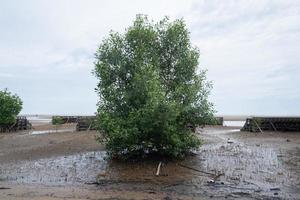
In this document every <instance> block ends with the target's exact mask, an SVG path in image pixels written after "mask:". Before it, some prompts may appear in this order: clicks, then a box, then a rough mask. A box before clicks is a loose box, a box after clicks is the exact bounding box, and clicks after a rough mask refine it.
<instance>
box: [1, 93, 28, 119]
mask: <svg viewBox="0 0 300 200" xmlns="http://www.w3.org/2000/svg"><path fill="white" fill-rule="evenodd" d="M22 104H23V102H22V100H21V99H20V97H19V96H18V95H16V94H11V92H9V91H8V90H7V89H5V90H2V91H1V90H0V125H9V124H13V123H15V121H16V118H17V115H18V114H19V113H20V111H21V110H22Z"/></svg>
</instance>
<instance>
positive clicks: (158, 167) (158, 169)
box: [155, 162, 161, 176]
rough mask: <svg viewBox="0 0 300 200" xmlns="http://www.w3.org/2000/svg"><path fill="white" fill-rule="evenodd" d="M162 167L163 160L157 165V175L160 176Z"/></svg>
mask: <svg viewBox="0 0 300 200" xmlns="http://www.w3.org/2000/svg"><path fill="white" fill-rule="evenodd" d="M160 167H161V162H159V164H158V166H157V170H156V174H155V176H159V173H160Z"/></svg>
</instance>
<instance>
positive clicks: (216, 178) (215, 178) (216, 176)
mask: <svg viewBox="0 0 300 200" xmlns="http://www.w3.org/2000/svg"><path fill="white" fill-rule="evenodd" d="M221 176H225V174H224V173H221V174H216V175H215V176H214V177H213V180H214V181H217V180H218V179H219V178H220V177H221Z"/></svg>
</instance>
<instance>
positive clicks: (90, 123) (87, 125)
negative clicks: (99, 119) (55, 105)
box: [52, 115, 96, 131]
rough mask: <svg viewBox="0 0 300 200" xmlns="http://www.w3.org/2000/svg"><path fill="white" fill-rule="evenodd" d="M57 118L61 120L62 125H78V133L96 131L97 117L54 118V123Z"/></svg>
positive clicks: (58, 116) (57, 116) (56, 116)
mask: <svg viewBox="0 0 300 200" xmlns="http://www.w3.org/2000/svg"><path fill="white" fill-rule="evenodd" d="M55 118H61V119H62V124H68V123H76V131H86V130H96V128H95V121H96V116H94V115H93V116H62V115H55V116H52V121H53V119H55Z"/></svg>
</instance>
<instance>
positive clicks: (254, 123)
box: [241, 117, 300, 133]
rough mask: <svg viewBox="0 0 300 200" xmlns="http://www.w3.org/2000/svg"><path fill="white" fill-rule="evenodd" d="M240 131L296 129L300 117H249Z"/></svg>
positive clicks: (299, 129) (298, 127) (298, 129)
mask: <svg viewBox="0 0 300 200" xmlns="http://www.w3.org/2000/svg"><path fill="white" fill-rule="evenodd" d="M241 131H250V132H261V133H262V132H263V131H298V132H300V117H249V118H247V119H246V122H245V125H244V126H243V128H242V129H241Z"/></svg>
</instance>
